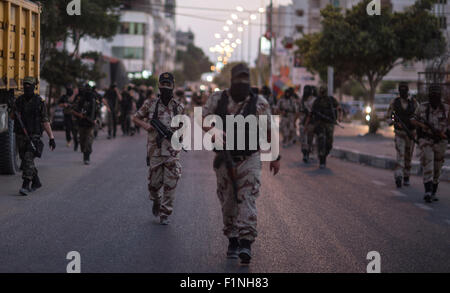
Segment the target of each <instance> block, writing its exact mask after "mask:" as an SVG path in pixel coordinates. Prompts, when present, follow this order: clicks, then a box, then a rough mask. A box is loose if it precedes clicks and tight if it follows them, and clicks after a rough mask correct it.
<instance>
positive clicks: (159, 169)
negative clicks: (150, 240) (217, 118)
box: [133, 73, 184, 225]
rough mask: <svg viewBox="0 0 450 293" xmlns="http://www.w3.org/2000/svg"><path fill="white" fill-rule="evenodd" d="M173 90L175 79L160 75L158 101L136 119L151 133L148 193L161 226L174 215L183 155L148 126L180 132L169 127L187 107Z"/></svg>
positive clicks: (147, 104) (145, 107)
mask: <svg viewBox="0 0 450 293" xmlns="http://www.w3.org/2000/svg"><path fill="white" fill-rule="evenodd" d="M174 88H175V79H174V77H173V75H172V74H171V73H163V74H161V76H160V77H159V91H160V94H159V96H158V98H156V99H147V100H146V101H145V103H144V105H143V106H142V107H141V109H139V111H137V113H136V114H135V115H134V117H133V121H134V123H135V124H136V125H138V126H140V127H141V128H142V129H145V130H146V131H147V132H148V141H147V155H148V165H149V168H150V170H149V177H148V181H149V184H148V189H149V192H150V200H151V201H153V210H152V211H153V215H154V216H155V217H159V219H160V223H161V225H168V224H169V223H170V222H169V216H170V215H172V213H173V206H174V201H175V189H176V187H177V184H178V180H179V179H180V177H181V164H180V152H179V151H176V150H174V149H173V147H172V144H171V142H170V141H169V140H167V139H162V137H161V136H160V135H159V133H158V131H157V130H156V129H154V128H153V127H152V126H151V124H149V123H151V121H152V120H159V121H160V122H161V123H162V124H163V125H164V126H165V127H166V128H167V129H169V130H171V131H176V130H177V129H175V128H172V127H171V126H170V125H171V122H172V119H173V118H174V117H175V116H177V115H181V114H183V111H184V107H183V105H181V104H180V103H178V102H177V101H176V100H175V99H174ZM146 121H148V122H146ZM161 189H162V190H163V195H162V196H161V195H160V191H161Z"/></svg>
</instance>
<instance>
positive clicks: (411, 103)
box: [386, 97, 419, 182]
mask: <svg viewBox="0 0 450 293" xmlns="http://www.w3.org/2000/svg"><path fill="white" fill-rule="evenodd" d="M399 102H400V103H401V107H402V109H403V111H411V114H408V113H406V114H405V117H404V118H403V119H402V117H400V118H401V119H402V122H403V123H404V124H405V125H406V126H407V127H408V129H409V131H410V133H411V134H412V135H413V136H415V129H414V127H412V126H411V125H410V124H411V123H410V119H411V116H412V115H413V114H414V112H415V110H416V109H417V108H418V106H419V105H418V103H417V101H416V100H415V99H413V98H408V100H403V99H401V98H400V97H398V98H396V99H394V100H392V102H391V103H390V105H389V108H388V111H387V115H386V119H387V120H388V122H390V121H392V119H393V112H394V111H395V108H396V107H398V106H396V104H397V103H399ZM400 111H401V110H400ZM396 112H398V110H397V111H396ZM397 115H402V114H401V113H397ZM406 116H408V117H406ZM394 120H395V119H394ZM394 133H395V150H396V152H397V166H396V168H395V172H394V177H395V178H396V180H398V179H400V182H401V179H403V178H405V179H406V180H407V178H409V177H410V174H411V160H412V156H413V153H414V146H415V144H414V141H413V140H412V139H411V138H410V137H409V136H408V134H407V133H406V131H405V130H403V129H402V128H401V126H400V124H399V123H398V122H397V123H395V130H394Z"/></svg>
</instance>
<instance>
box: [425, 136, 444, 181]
mask: <svg viewBox="0 0 450 293" xmlns="http://www.w3.org/2000/svg"><path fill="white" fill-rule="evenodd" d="M419 146H420V151H421V153H420V155H421V164H422V168H423V182H424V183H428V182H433V183H434V184H438V183H439V178H440V177H441V169H442V166H443V165H444V161H445V151H446V150H447V140H442V141H441V142H439V143H433V141H432V140H428V139H420V140H419Z"/></svg>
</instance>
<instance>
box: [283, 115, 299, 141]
mask: <svg viewBox="0 0 450 293" xmlns="http://www.w3.org/2000/svg"><path fill="white" fill-rule="evenodd" d="M280 131H281V135H282V136H283V143H290V142H291V141H292V140H293V139H294V138H295V135H296V131H297V129H296V126H295V115H294V114H288V115H283V116H281V121H280Z"/></svg>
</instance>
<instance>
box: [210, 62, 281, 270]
mask: <svg viewBox="0 0 450 293" xmlns="http://www.w3.org/2000/svg"><path fill="white" fill-rule="evenodd" d="M231 76H232V77H231V88H230V89H229V90H224V91H221V92H216V93H213V94H212V95H211V97H210V98H209V99H208V101H207V102H206V105H205V106H204V107H203V118H206V117H207V116H209V115H217V116H219V117H221V118H222V121H223V125H224V129H227V127H226V124H227V123H226V121H227V119H226V116H228V115H242V116H244V117H248V116H251V115H255V116H256V117H257V119H256V120H257V121H258V123H259V119H258V118H259V117H261V116H266V115H267V118H268V138H269V140H270V134H271V131H270V120H271V112H270V105H269V103H268V102H267V101H266V99H265V98H263V97H262V96H257V95H254V94H253V93H252V92H251V89H250V70H249V68H248V67H247V66H246V65H245V64H242V63H241V64H238V65H236V66H235V67H233V68H232V71H231ZM211 129H212V128H207V127H204V128H203V130H204V131H206V132H208V131H210V130H211ZM244 132H245V134H244V136H245V138H246V139H245V141H246V143H245V148H244V150H237V133H236V132H235V139H234V141H235V146H234V148H233V150H229V149H226V150H224V151H217V152H216V158H215V160H214V171H215V173H216V178H217V195H218V197H219V201H220V204H221V207H222V216H223V224H224V229H223V232H224V235H225V236H226V237H227V238H228V241H229V244H228V250H227V257H228V258H230V259H237V258H238V257H239V258H240V259H241V262H242V263H243V264H248V263H250V260H251V258H252V253H251V245H252V244H253V243H254V241H255V239H256V237H257V236H258V232H257V228H256V226H257V210H256V199H257V198H258V197H259V189H260V187H261V168H262V164H261V154H260V149H259V143H257V145H258V147H257V148H256V150H252V149H251V148H250V137H251V134H250V129H249V128H247V127H246V128H245V131H244ZM225 134H226V133H225ZM225 134H224V135H223V136H225ZM219 135H220V134H219ZM216 139H219V138H216ZM258 142H259V139H258ZM280 159H281V157H279V158H278V160H277V161H273V162H271V163H270V170H271V171H272V170H273V171H274V174H275V175H276V174H277V173H278V172H279V169H280V162H279V161H280Z"/></svg>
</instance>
